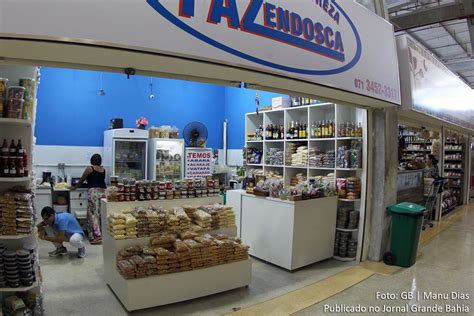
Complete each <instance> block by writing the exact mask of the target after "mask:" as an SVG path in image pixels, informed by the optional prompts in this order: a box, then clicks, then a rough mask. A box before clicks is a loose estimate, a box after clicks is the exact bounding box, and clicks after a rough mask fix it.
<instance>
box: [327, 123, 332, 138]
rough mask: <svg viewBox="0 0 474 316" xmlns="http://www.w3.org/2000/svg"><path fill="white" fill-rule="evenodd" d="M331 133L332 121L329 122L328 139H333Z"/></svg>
mask: <svg viewBox="0 0 474 316" xmlns="http://www.w3.org/2000/svg"><path fill="white" fill-rule="evenodd" d="M332 132H333V129H332V121H331V120H329V127H328V137H333V136H332Z"/></svg>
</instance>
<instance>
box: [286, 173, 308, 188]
mask: <svg viewBox="0 0 474 316" xmlns="http://www.w3.org/2000/svg"><path fill="white" fill-rule="evenodd" d="M306 181H307V177H306V176H305V175H304V174H303V173H297V174H296V175H295V176H294V177H292V178H291V180H290V185H291V186H292V187H294V186H297V185H298V184H304V183H305V182H306Z"/></svg>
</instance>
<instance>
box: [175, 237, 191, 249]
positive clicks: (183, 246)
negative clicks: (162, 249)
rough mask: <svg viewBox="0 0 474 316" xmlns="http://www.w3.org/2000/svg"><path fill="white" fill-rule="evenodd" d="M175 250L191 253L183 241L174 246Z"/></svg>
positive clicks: (176, 242)
mask: <svg viewBox="0 0 474 316" xmlns="http://www.w3.org/2000/svg"><path fill="white" fill-rule="evenodd" d="M173 249H174V250H175V251H176V252H186V251H189V248H188V246H187V245H186V244H185V243H184V242H183V241H181V240H179V239H177V240H176V241H175V242H174V244H173Z"/></svg>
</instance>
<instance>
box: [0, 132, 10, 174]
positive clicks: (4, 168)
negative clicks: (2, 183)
mask: <svg viewBox="0 0 474 316" xmlns="http://www.w3.org/2000/svg"><path fill="white" fill-rule="evenodd" d="M9 152H10V151H9V148H8V142H7V140H6V139H3V145H2V151H1V155H2V156H1V169H0V171H1V176H2V177H9V176H10V169H9V167H8V155H9Z"/></svg>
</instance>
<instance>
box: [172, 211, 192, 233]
mask: <svg viewBox="0 0 474 316" xmlns="http://www.w3.org/2000/svg"><path fill="white" fill-rule="evenodd" d="M173 214H174V215H175V216H176V217H177V218H178V221H179V224H178V225H179V231H180V232H185V231H188V230H189V229H190V228H191V220H190V218H189V216H188V215H187V213H186V211H185V210H184V209H183V208H182V207H175V208H173Z"/></svg>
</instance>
